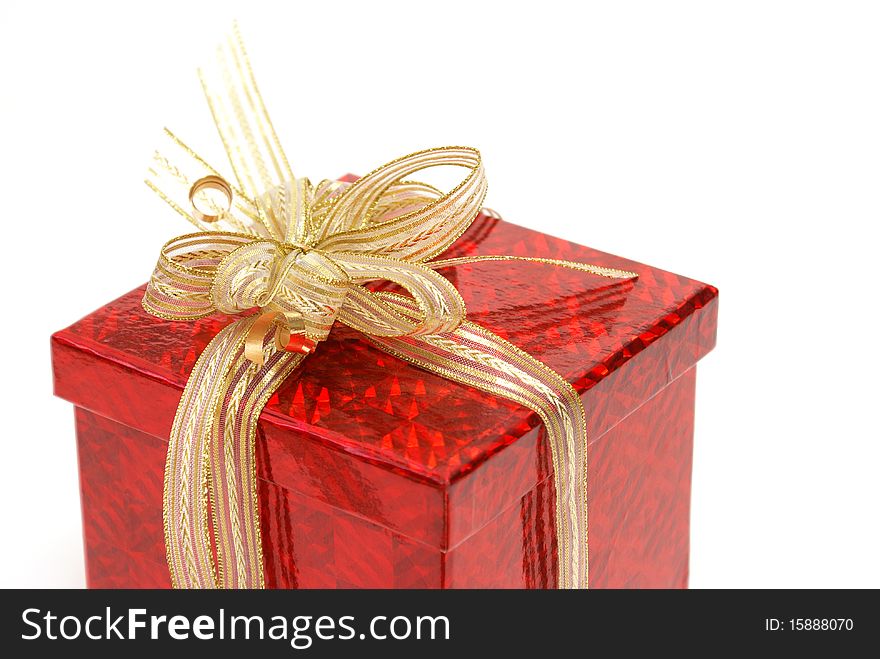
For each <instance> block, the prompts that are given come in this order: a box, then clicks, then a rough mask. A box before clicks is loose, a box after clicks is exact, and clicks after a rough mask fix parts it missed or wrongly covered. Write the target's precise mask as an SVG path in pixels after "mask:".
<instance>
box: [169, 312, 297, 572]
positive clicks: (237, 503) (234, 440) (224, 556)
mask: <svg viewBox="0 0 880 659" xmlns="http://www.w3.org/2000/svg"><path fill="white" fill-rule="evenodd" d="M254 322H256V318H255V317H250V318H244V319H242V320H239V321H237V322H235V323H233V324H232V325H229V326H228V327H226V328H225V329H223V330H222V331H221V332H220V333H218V334H217V336H215V337H214V339H213V340H212V341H211V343H209V344H208V346H207V347H206V348H205V350H204V352H203V353H202V355H201V356H200V357H199V359H198V361H197V362H196V365H195V367H194V368H193V371H192V373H191V374H190V378H189V381H188V382H187V385H186V388H185V389H184V393H183V396H182V397H181V400H180V405H179V406H178V408H177V414H176V416H175V419H174V425H173V427H172V431H171V437H170V442H169V446H168V455H167V460H166V465H165V493H164V508H163V510H164V525H165V546H166V552H167V558H168V566H169V568H170V571H171V578H172V584H173V586H174V587H175V588H218V587H221V588H262V587H263V585H264V584H263V555H262V541H261V534H260V516H259V515H260V512H259V501H258V493H257V472H256V459H255V442H256V432H257V420H258V418H259V415H260V412H261V411H262V409H263V407H264V406H265V404H266V402H267V401H268V400H269V397H270V396H271V395H272V394H273V393H274V391H275V390H276V389H277V388H278V386H280V384H281V383H282V382H283V381H284V379H285V378H286V377H287V376H288V375H289V374H290V373H291V372H292V371H293V370H294V369H295V368H296V367H297V366H298V365H299V363H300V362H301V361H302V358H303V357H304V356H305V355H302V354H299V353H291V352H286V351H283V350H275V348H274V341H273V340H272V337H271V333H270V335H269V336H267V337H266V342H265V344H264V350H265V352H266V355H265V360H264V363H263V365H262V366H257V365H256V364H254V363H253V362H252V361H250V360H249V359H248V358H247V357H246V355H245V344H246V340H247V338H248V334H249V332H250V330H251V326H252V325H253V324H254ZM209 495H210V503H209ZM209 512H210V513H213V517H212V519H211V521H210V522H209ZM212 527H213V535H214V540H213V542H212V540H211V538H210V531H211V528H212ZM215 553H216V561H215V559H214V555H215Z"/></svg>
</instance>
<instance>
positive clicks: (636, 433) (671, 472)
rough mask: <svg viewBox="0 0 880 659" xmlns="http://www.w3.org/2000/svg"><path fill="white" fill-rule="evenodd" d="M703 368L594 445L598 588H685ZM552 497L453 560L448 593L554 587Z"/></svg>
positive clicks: (525, 500) (592, 504)
mask: <svg viewBox="0 0 880 659" xmlns="http://www.w3.org/2000/svg"><path fill="white" fill-rule="evenodd" d="M695 376H696V367H692V368H690V369H688V370H687V371H685V373H683V374H682V375H681V376H680V377H679V378H677V379H676V380H675V381H674V382H672V383H671V384H670V385H669V386H667V387H666V388H665V389H663V390H662V391H661V392H660V393H659V394H657V395H656V396H654V397H653V398H652V399H651V400H649V401H648V402H647V403H645V404H644V405H642V406H641V407H640V408H639V409H638V410H636V411H635V412H634V413H632V414H630V415H629V416H627V417H626V418H625V419H624V420H623V421H621V422H620V423H618V424H617V425H616V426H615V427H614V428H612V429H611V430H609V431H608V432H607V433H605V434H604V435H603V436H602V438H601V439H600V440H598V441H597V442H594V444H593V445H592V446H591V453H590V463H589V481H588V489H589V533H590V538H589V544H590V587H591V588H683V587H686V586H687V575H688V551H689V532H690V531H689V524H690V487H691V459H692V447H693V412H694V387H695ZM554 506H555V496H554V492H553V486H552V480H551V479H549V478H547V479H546V480H544V481H542V482H541V483H539V484H538V485H537V486H536V487H534V488H533V489H532V490H531V491H530V492H528V493H527V494H526V495H525V496H523V497H521V498H520V499H519V500H518V501H517V502H516V504H515V505H514V506H510V507H508V508H507V509H505V510H504V511H502V512H501V513H500V514H499V515H497V516H496V517H495V518H493V519H492V520H490V521H489V522H488V523H487V524H485V525H484V526H483V527H482V528H481V529H480V530H479V531H478V532H476V533H475V534H473V535H471V536H470V537H468V538H467V539H466V540H465V541H463V542H462V543H460V544H459V545H458V546H456V547H454V548H453V549H452V550H450V551H449V552H447V553H446V554H445V556H444V559H445V572H444V574H445V578H444V587H446V588H555V587H556V583H557V579H556V572H557V561H556V531H555V524H554V517H553V509H554Z"/></svg>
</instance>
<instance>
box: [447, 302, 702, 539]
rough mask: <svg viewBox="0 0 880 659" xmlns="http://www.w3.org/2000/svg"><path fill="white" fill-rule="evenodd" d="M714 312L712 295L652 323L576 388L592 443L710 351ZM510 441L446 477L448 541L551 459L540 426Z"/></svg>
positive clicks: (541, 473)
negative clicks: (696, 307) (621, 358)
mask: <svg viewBox="0 0 880 659" xmlns="http://www.w3.org/2000/svg"><path fill="white" fill-rule="evenodd" d="M717 313H718V303H717V298H715V299H712V300H711V301H710V302H709V303H708V304H707V305H706V306H705V307H704V308H702V309H701V310H700V312H699V313H692V312H691V313H689V314H688V315H687V316H686V317H685V318H684V319H682V320H680V321H676V322H674V323H672V324H671V325H669V329H668V330H665V331H664V330H662V329H656V330H654V333H653V334H652V335H651V336H652V337H654V338H651V337H648V336H645V337H643V338H642V339H640V340H639V341H637V342H636V343H634V344H633V346H632V347H631V348H630V350H631V351H636V353H637V354H632V353H631V354H629V356H628V357H627V361H626V362H625V363H623V364H620V365H614V366H615V370H612V371H609V372H605V373H603V374H601V375H602V377H601V379H600V380H599V381H598V382H597V383H595V384H594V385H593V386H591V387H590V388H589V389H587V390H586V391H585V392H584V393H583V394H582V395H581V399H582V400H583V402H584V407H585V409H586V413H587V433H588V434H587V436H588V438H589V442H590V447H591V450H592V447H593V445H594V444H596V443H597V442H598V441H599V440H600V438H602V437H603V436H604V435H605V434H606V433H607V432H608V431H609V430H610V429H612V428H614V427H615V426H617V425H618V424H619V423H621V421H622V420H624V419H625V418H626V417H627V415H629V414H631V413H633V411H634V410H637V409H639V407H640V406H641V405H642V404H643V403H644V402H645V401H647V400H649V399H651V398H652V397H653V396H656V395H657V393H658V392H660V391H661V390H663V389H664V388H665V387H667V385H669V383H671V382H672V381H674V380H675V379H676V378H678V377H680V376H681V375H682V374H683V373H685V372H687V371H688V370H689V369H690V368H692V367H693V365H694V364H696V363H697V361H698V360H699V359H700V358H702V357H703V356H705V355H706V354H707V353H708V352H709V351H710V350H712V348H713V347H714V346H715V331H716V325H717ZM661 327H662V324H661ZM660 336H663V337H664V338H663V340H662V341H661V340H657V338H659V337H660ZM618 366H619V368H618ZM603 368H604V367H603ZM592 377H596V374H593V375H592ZM576 386H578V387H583V386H585V383H584V382H581V383H576ZM535 420H536V421H537V419H535ZM509 441H510V442H512V443H510V444H509V445H507V446H505V447H504V448H503V449H502V450H500V451H498V452H496V453H494V454H493V455H492V456H490V457H489V458H488V459H487V460H486V461H485V462H484V463H482V464H480V465H479V466H478V468H474V469H472V470H470V471H467V472H463V473H462V474H461V475H460V477H459V478H458V479H456V480H455V481H453V483H452V484H451V486H450V488H449V499H448V505H449V511H448V520H449V521H448V524H449V531H448V534H449V535H448V545H447V546H448V547H449V548H454V547H455V546H457V545H458V544H460V543H461V542H463V541H464V540H465V539H467V538H468V537H469V536H470V535H471V534H473V533H475V532H476V531H478V530H479V529H480V528H482V526H483V525H485V524H487V523H488V522H489V521H490V520H492V519H494V518H495V517H496V516H497V515H498V514H500V512H501V511H502V510H504V509H505V508H507V507H508V506H510V505H511V502H516V501H518V500H519V499H520V497H522V496H523V495H525V493H527V492H530V491H531V490H532V489H533V488H534V487H535V485H536V484H537V483H540V482H541V481H543V480H544V479H545V478H547V477H548V476H549V475H550V464H551V461H550V456H549V451H548V450H547V447H546V442H545V441H544V437H543V429H542V428H532V429H531V430H527V431H524V433H523V434H522V436H521V437H518V438H516V437H511V438H510V439H509ZM590 459H592V458H590Z"/></svg>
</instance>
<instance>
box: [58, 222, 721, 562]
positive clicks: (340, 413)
mask: <svg viewBox="0 0 880 659" xmlns="http://www.w3.org/2000/svg"><path fill="white" fill-rule="evenodd" d="M472 254H511V255H518V256H541V257H547V258H554V259H566V260H573V261H584V262H588V263H593V264H597V265H603V266H609V267H614V268H621V269H625V270H631V271H635V272H637V273H638V274H639V278H638V279H637V280H635V281H615V280H608V279H604V278H600V277H595V276H591V275H588V274H585V273H583V272H578V271H573V270H569V269H565V268H558V267H551V266H546V265H538V264H532V263H522V262H509V261H508V262H485V263H479V264H471V265H461V266H458V267H455V268H453V269H449V270H444V275H445V276H447V277H448V278H449V279H450V280H451V281H452V282H453V283H454V284H455V285H456V287H457V288H458V290H459V291H460V292H461V294H462V296H463V297H464V299H465V301H466V303H467V306H468V318H469V319H470V320H472V321H474V322H476V323H479V324H480V325H483V326H485V327H487V328H488V329H490V330H492V331H493V332H495V333H497V334H499V335H500V336H502V337H504V338H505V339H507V340H509V341H511V342H512V343H514V344H515V345H517V346H519V347H520V348H522V349H524V350H526V351H527V352H529V353H531V354H532V355H534V356H535V357H537V358H539V359H541V360H542V361H544V362H545V363H546V364H547V365H548V366H550V367H551V368H553V369H555V370H556V371H558V372H559V373H560V374H562V375H563V376H564V377H565V378H567V379H568V381H569V382H571V383H572V384H573V385H574V387H575V389H576V390H577V391H578V392H579V393H581V396H582V398H583V400H584V405H585V407H586V410H587V417H588V431H589V437H590V442H591V443H592V442H595V441H598V440H599V439H600V438H601V436H602V435H603V434H604V433H605V432H606V431H607V430H609V429H610V428H612V427H613V426H614V425H616V424H617V423H618V422H619V421H620V420H621V419H623V418H624V417H626V416H627V415H628V414H630V413H631V412H633V411H634V410H635V409H637V408H638V407H639V406H640V405H641V404H642V403H644V402H645V401H647V400H648V399H650V398H651V397H652V396H653V395H655V394H656V393H658V392H659V391H660V390H661V389H663V388H664V387H665V386H666V385H667V384H669V383H670V382H672V381H673V380H674V379H675V378H677V377H678V376H679V375H681V374H682V373H684V372H685V371H687V370H688V369H690V368H691V367H692V366H693V365H694V364H695V363H696V362H697V360H698V359H700V358H701V357H702V356H703V355H705V354H706V353H707V352H708V351H709V350H711V349H712V347H713V346H714V344H715V329H716V318H717V290H716V289H715V288H713V287H712V286H709V285H706V284H703V283H700V282H698V281H694V280H692V279H687V278H685V277H681V276H678V275H675V274H672V273H670V272H665V271H663V270H659V269H657V268H652V267H650V266H646V265H643V264H640V263H636V262H633V261H630V260H628V259H624V258H621V257H618V256H613V255H611V254H606V253H603V252H599V251H596V250H593V249H590V248H588V247H583V246H580V245H576V244H574V243H571V242H568V241H565V240H561V239H558V238H553V237H550V236H547V235H544V234H542V233H539V232H537V231H533V230H529V229H525V228H523V227H520V226H517V225H515V224H512V223H509V222H506V221H504V220H502V219H500V218H499V217H498V216H497V215H496V214H494V213H492V212H488V211H483V212H482V213H481V214H480V215H479V216H478V218H477V219H476V220H475V221H474V223H473V224H472V225H471V227H470V228H469V229H468V231H467V232H466V233H465V234H464V235H463V236H462V237H461V238H460V239H459V240H458V241H457V242H456V244H455V245H453V247H452V248H451V249H450V250H449V251H448V252H447V253H446V254H445V255H444V257H449V258H451V257H456V256H466V255H472ZM143 291H144V288H143V287H141V288H139V289H136V290H134V291H131V292H130V293H128V294H126V295H123V296H122V297H120V298H119V299H117V300H115V301H114V302H111V303H110V304H108V305H106V306H104V307H102V308H101V309H98V310H97V311H95V312H93V313H91V314H89V315H88V316H86V317H85V318H83V319H82V320H80V321H78V322H76V323H74V324H73V325H71V326H70V327H68V328H67V329H64V330H61V331H60V332H57V333H56V334H55V335H53V337H52V349H53V368H54V378H55V393H56V395H58V396H60V397H62V398H65V399H67V400H69V401H71V402H73V403H75V404H76V405H78V406H80V407H83V408H86V409H89V410H91V411H93V412H95V413H97V414H100V415H103V416H105V417H108V418H110V419H113V420H115V421H119V422H121V423H124V424H126V425H129V426H131V427H133V428H136V429H138V430H141V431H143V432H147V433H150V434H152V435H155V436H156V437H159V438H161V439H164V440H166V441H167V438H168V436H169V431H170V429H171V424H172V421H173V418H174V414H175V410H176V408H177V403H178V401H179V398H180V394H181V392H182V390H183V388H184V385H185V383H186V380H187V378H188V375H189V373H190V370H191V369H192V367H193V365H194V363H195V361H196V358H197V357H198V355H199V354H200V353H201V351H202V350H203V349H204V347H205V346H206V345H207V343H208V342H209V341H210V340H211V338H212V337H213V336H214V335H215V334H216V333H217V331H218V330H219V329H221V328H222V327H223V326H225V325H226V324H228V323H229V322H231V318H229V317H224V316H222V315H215V316H211V317H207V318H203V319H200V320H198V321H194V322H173V321H168V320H163V319H160V318H156V317H154V316H151V315H148V314H147V313H146V312H145V311H144V310H143V309H142V307H141V297H142V296H143ZM538 426H539V419H538V417H537V415H535V414H533V413H532V412H531V411H530V410H528V409H526V408H524V407H521V406H519V405H517V404H515V403H512V402H509V401H507V400H503V399H500V398H496V397H494V396H492V395H490V394H487V393H484V392H482V391H478V390H476V389H472V388H470V387H467V386H464V385H461V384H457V383H454V382H450V381H448V380H445V379H443V378H441V377H439V376H437V375H434V374H432V373H429V372H426V371H423V370H421V369H419V368H416V367H414V366H411V365H409V364H407V363H405V362H402V361H400V360H398V359H396V358H395V357H392V356H391V355H389V354H387V353H384V352H382V351H380V350H378V349H376V348H373V347H372V346H370V345H369V344H367V343H366V342H365V341H363V340H361V339H360V338H359V335H358V333H357V332H355V331H353V330H350V329H348V328H346V327H343V326H340V325H337V326H336V327H335V328H334V330H333V332H332V333H331V336H330V337H329V339H328V340H327V341H325V342H323V343H321V344H320V346H319V348H318V350H317V351H316V353H315V354H314V355H311V356H309V358H308V359H307V360H306V362H305V365H304V367H302V368H301V369H300V370H299V371H297V373H295V374H294V375H293V376H291V377H290V378H288V380H287V381H286V382H285V383H284V384H283V385H282V387H281V388H280V389H279V390H278V391H277V392H276V394H275V395H274V396H273V397H272V398H271V399H270V401H269V403H268V405H267V406H266V408H265V410H264V411H263V413H262V415H261V417H260V426H259V435H258V437H259V441H258V449H257V457H258V471H259V475H260V477H261V478H264V479H267V480H269V481H272V482H275V483H276V484H278V485H280V486H282V487H287V488H290V489H293V490H296V491H298V492H300V493H301V494H304V495H306V496H311V497H314V498H316V499H318V500H321V501H323V502H325V503H328V504H330V505H332V506H335V507H337V508H341V509H344V510H346V511H348V512H350V513H352V514H355V515H357V516H360V517H362V518H365V519H368V520H371V521H372V522H375V523H377V524H380V525H382V526H385V527H387V528H389V529H392V530H394V531H396V532H399V533H402V534H404V535H406V536H408V537H410V538H414V539H417V540H420V541H422V542H426V543H429V544H431V545H432V546H435V547H440V548H441V549H451V548H452V547H454V546H456V545H457V544H458V543H460V542H462V541H463V540H464V539H466V538H467V537H469V536H470V535H471V534H473V533H474V532H475V531H477V530H479V529H480V528H481V527H482V526H483V525H485V524H486V523H487V522H488V521H490V520H491V519H493V518H494V517H495V516H496V515H497V514H498V513H500V512H501V511H502V510H504V509H505V508H506V507H507V506H509V505H511V504H512V502H513V501H515V500H517V499H518V498H519V497H521V496H523V494H525V493H527V492H529V491H530V489H531V488H533V487H534V486H535V485H536V484H537V483H538V482H539V481H540V480H542V479H543V478H546V477H547V473H546V467H544V468H542V467H541V465H540V464H539V463H540V462H542V460H541V459H538V458H536V456H538V455H539V454H540V453H541V445H542V435H541V433H540V432H539V428H538ZM544 462H546V461H544ZM157 468H158V467H157ZM403 498H405V499H406V502H407V505H406V506H400V505H396V502H399V501H401V500H403Z"/></svg>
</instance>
